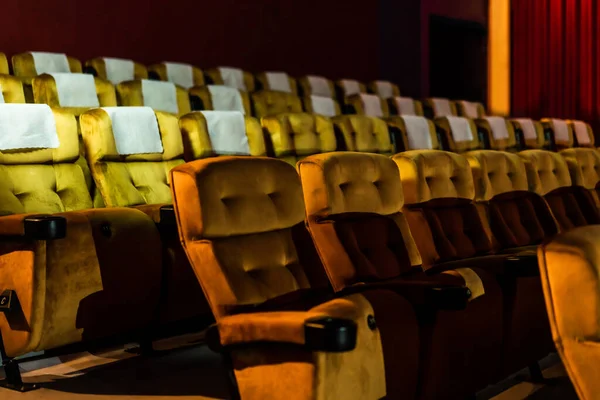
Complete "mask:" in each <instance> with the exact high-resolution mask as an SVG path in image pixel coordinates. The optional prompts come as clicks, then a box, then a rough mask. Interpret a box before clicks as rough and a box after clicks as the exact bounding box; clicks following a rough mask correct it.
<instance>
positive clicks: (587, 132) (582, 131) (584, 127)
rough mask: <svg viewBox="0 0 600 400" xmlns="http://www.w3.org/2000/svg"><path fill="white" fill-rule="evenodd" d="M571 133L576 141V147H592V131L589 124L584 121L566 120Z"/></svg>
mask: <svg viewBox="0 0 600 400" xmlns="http://www.w3.org/2000/svg"><path fill="white" fill-rule="evenodd" d="M567 123H568V124H569V125H570V126H571V130H572V131H573V138H574V139H575V140H577V147H594V145H595V142H596V140H595V137H594V131H593V130H592V127H591V125H590V124H588V123H587V122H585V121H579V120H567Z"/></svg>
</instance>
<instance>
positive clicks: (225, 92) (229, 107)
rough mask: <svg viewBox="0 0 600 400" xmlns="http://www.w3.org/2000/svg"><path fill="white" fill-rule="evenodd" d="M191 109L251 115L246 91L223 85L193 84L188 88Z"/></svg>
mask: <svg viewBox="0 0 600 400" xmlns="http://www.w3.org/2000/svg"><path fill="white" fill-rule="evenodd" d="M188 93H189V97H190V105H191V107H192V110H194V111H196V110H211V111H239V112H243V113H244V114H246V115H252V107H251V106H250V95H249V94H248V92H246V91H243V90H239V89H234V88H231V87H229V86H224V85H208V86H195V87H193V88H190V89H189V90H188Z"/></svg>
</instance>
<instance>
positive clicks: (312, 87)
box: [298, 75, 336, 99]
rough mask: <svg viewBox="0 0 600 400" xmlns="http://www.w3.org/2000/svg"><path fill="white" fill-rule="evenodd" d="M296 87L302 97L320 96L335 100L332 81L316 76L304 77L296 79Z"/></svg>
mask: <svg viewBox="0 0 600 400" xmlns="http://www.w3.org/2000/svg"><path fill="white" fill-rule="evenodd" d="M298 86H299V89H300V92H301V93H302V95H303V96H304V97H307V96H321V97H330V98H332V99H334V98H336V93H335V84H334V83H333V81H332V80H329V79H327V78H324V77H322V76H316V75H306V76H303V77H301V78H298Z"/></svg>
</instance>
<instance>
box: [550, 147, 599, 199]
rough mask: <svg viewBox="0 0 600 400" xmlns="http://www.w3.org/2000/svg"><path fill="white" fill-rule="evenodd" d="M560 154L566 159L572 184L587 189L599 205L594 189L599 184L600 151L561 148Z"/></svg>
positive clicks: (596, 192)
mask: <svg viewBox="0 0 600 400" xmlns="http://www.w3.org/2000/svg"><path fill="white" fill-rule="evenodd" d="M560 154H561V156H563V157H564V158H565V160H566V161H567V166H568V167H569V173H570V175H571V182H572V183H573V185H576V186H581V187H583V188H586V189H588V190H589V192H590V194H591V195H592V197H593V198H594V201H595V203H596V205H597V206H599V207H600V198H599V196H598V191H597V189H596V188H597V187H598V185H599V184H600V153H598V151H596V150H595V149H589V148H577V149H566V150H563V151H561V152H560Z"/></svg>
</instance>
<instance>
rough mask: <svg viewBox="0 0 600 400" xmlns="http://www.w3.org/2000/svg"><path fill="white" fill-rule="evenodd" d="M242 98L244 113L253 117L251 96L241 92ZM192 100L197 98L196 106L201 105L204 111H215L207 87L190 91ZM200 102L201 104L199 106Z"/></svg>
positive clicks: (196, 87) (199, 87)
mask: <svg viewBox="0 0 600 400" xmlns="http://www.w3.org/2000/svg"><path fill="white" fill-rule="evenodd" d="M239 92H240V96H241V97H242V104H243V105H244V112H245V113H246V116H250V115H252V107H251V104H250V95H249V94H248V92H244V91H243V90H240V91H239ZM188 93H189V96H190V99H192V98H194V97H195V98H196V104H197V105H200V106H201V107H202V108H201V109H202V110H214V108H213V102H212V95H211V94H210V91H209V90H208V87H206V86H194V87H192V88H190V89H189V90H188ZM198 102H199V103H200V104H198Z"/></svg>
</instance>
